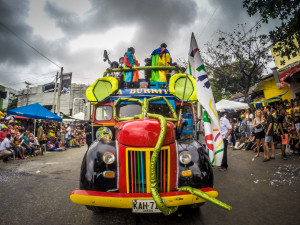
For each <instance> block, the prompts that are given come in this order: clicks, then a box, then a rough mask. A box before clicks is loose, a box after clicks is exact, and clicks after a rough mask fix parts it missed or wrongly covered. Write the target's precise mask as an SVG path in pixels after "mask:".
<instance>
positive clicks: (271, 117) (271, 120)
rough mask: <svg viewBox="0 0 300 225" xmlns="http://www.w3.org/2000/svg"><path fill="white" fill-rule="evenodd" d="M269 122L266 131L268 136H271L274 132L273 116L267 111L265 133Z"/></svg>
mask: <svg viewBox="0 0 300 225" xmlns="http://www.w3.org/2000/svg"><path fill="white" fill-rule="evenodd" d="M271 123H272V127H271V129H270V131H269V133H268V136H273V134H274V128H273V127H274V118H273V116H272V114H271V113H269V115H268V117H267V126H266V135H267V131H268V129H269V126H270V124H271Z"/></svg>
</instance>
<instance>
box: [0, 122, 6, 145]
mask: <svg viewBox="0 0 300 225" xmlns="http://www.w3.org/2000/svg"><path fill="white" fill-rule="evenodd" d="M7 134H8V132H7V126H5V125H4V126H3V127H2V129H1V131H0V142H2V141H3V140H4V138H5V137H6V135H7Z"/></svg>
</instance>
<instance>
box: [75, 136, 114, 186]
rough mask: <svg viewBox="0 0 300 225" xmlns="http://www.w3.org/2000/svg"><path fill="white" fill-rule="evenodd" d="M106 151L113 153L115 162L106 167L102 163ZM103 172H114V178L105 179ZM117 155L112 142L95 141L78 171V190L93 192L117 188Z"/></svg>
mask: <svg viewBox="0 0 300 225" xmlns="http://www.w3.org/2000/svg"><path fill="white" fill-rule="evenodd" d="M106 151H110V152H112V153H114V155H115V157H116V160H115V162H114V163H112V164H111V165H106V164H105V163H104V162H103V161H102V156H103V154H104V153H105V152H106ZM104 171H113V172H115V177H114V178H105V177H104V176H103V172H104ZM117 172H118V170H117V153H116V147H115V142H114V141H108V142H104V141H98V140H95V141H94V142H93V143H92V145H91V146H90V148H89V149H88V150H87V151H86V153H85V155H84V157H83V161H82V165H81V171H80V189H81V190H93V191H107V190H110V189H116V188H117V179H118V174H117Z"/></svg>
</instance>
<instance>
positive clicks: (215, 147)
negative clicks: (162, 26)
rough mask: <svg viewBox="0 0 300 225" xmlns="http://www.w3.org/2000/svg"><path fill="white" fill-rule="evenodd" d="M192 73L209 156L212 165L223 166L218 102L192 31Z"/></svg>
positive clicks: (190, 65) (190, 53)
mask: <svg viewBox="0 0 300 225" xmlns="http://www.w3.org/2000/svg"><path fill="white" fill-rule="evenodd" d="M189 70H190V75H191V76H193V77H195V79H196V87H197V98H198V101H199V103H200V104H201V105H202V106H203V108H204V111H203V120H204V132H205V143H206V146H207V148H208V149H209V158H210V162H211V164H212V165H216V166H221V163H222V159H223V152H224V144H223V137H222V135H221V133H220V131H221V129H220V122H219V117H218V114H217V109H216V103H215V99H214V96H213V94H212V90H211V87H210V83H209V79H208V76H207V73H206V69H205V66H204V63H203V60H202V59H201V56H200V52H199V49H198V45H197V42H196V39H195V36H194V33H192V37H191V45H190V51H189Z"/></svg>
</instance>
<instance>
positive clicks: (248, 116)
mask: <svg viewBox="0 0 300 225" xmlns="http://www.w3.org/2000/svg"><path fill="white" fill-rule="evenodd" d="M253 119H254V116H253V114H252V113H250V114H246V121H247V126H252V125H253Z"/></svg>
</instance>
